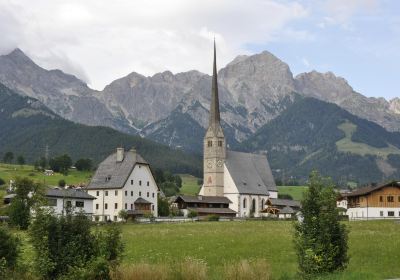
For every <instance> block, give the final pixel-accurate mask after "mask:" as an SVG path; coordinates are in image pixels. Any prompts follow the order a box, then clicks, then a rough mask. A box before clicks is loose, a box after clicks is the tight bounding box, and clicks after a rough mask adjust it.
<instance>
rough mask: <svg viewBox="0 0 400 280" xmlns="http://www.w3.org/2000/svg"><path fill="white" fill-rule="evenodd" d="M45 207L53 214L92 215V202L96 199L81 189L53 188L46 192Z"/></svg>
mask: <svg viewBox="0 0 400 280" xmlns="http://www.w3.org/2000/svg"><path fill="white" fill-rule="evenodd" d="M45 197H46V199H47V203H46V206H47V207H50V208H52V209H53V210H54V213H56V214H58V215H63V214H65V213H68V212H69V213H71V214H75V213H78V212H80V213H84V214H86V215H92V214H93V200H95V199H96V198H95V197H93V196H91V195H89V194H88V193H87V192H85V191H84V190H82V189H63V188H58V187H57V188H53V189H49V190H47V191H46V194H45Z"/></svg>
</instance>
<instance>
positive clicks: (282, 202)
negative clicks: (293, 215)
mask: <svg viewBox="0 0 400 280" xmlns="http://www.w3.org/2000/svg"><path fill="white" fill-rule="evenodd" d="M269 202H270V203H271V205H273V206H290V207H297V208H300V207H301V204H300V201H297V200H291V199H280V198H270V199H269Z"/></svg>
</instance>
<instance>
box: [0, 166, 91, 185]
mask: <svg viewBox="0 0 400 280" xmlns="http://www.w3.org/2000/svg"><path fill="white" fill-rule="evenodd" d="M91 175H92V172H87V171H77V170H70V172H69V173H68V175H67V176H64V175H63V174H60V173H55V174H54V175H53V176H45V175H44V174H43V172H40V171H36V170H34V168H33V166H31V165H23V166H20V165H13V164H3V163H0V178H2V179H3V180H4V181H6V183H8V182H9V180H10V179H15V178H16V177H28V178H30V179H32V180H34V181H36V182H40V183H44V184H46V185H50V186H56V185H58V181H59V180H61V179H64V180H65V182H66V183H67V185H68V184H79V183H85V184H87V183H88V182H89V181H90V178H91Z"/></svg>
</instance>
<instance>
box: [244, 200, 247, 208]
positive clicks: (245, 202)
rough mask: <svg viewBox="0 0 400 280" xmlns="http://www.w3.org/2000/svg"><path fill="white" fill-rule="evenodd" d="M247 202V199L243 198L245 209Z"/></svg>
mask: <svg viewBox="0 0 400 280" xmlns="http://www.w3.org/2000/svg"><path fill="white" fill-rule="evenodd" d="M246 202H247V199H246V198H243V208H246Z"/></svg>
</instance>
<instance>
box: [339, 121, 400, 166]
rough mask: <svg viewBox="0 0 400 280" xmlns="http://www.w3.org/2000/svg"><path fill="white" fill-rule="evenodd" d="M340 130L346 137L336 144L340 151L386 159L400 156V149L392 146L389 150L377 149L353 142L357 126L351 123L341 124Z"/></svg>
mask: <svg viewBox="0 0 400 280" xmlns="http://www.w3.org/2000/svg"><path fill="white" fill-rule="evenodd" d="M338 128H339V129H340V130H342V131H343V132H344V133H345V135H346V136H345V137H344V138H343V139H340V140H339V141H337V142H336V147H337V148H338V150H339V151H342V152H345V153H346V152H350V153H354V154H359V155H361V156H365V155H375V156H378V157H381V158H384V159H386V158H387V156H388V155H389V154H397V155H398V154H400V149H399V148H396V147H395V146H393V145H390V144H389V147H387V148H376V147H372V146H370V145H367V144H364V143H357V142H353V141H352V140H351V136H352V135H353V133H354V132H355V131H356V129H357V126H356V125H355V124H353V123H351V122H348V121H346V122H344V123H342V124H340V125H339V126H338Z"/></svg>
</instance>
